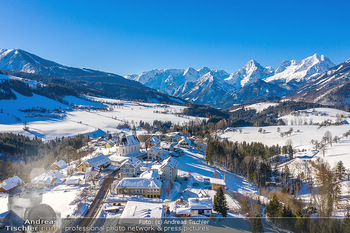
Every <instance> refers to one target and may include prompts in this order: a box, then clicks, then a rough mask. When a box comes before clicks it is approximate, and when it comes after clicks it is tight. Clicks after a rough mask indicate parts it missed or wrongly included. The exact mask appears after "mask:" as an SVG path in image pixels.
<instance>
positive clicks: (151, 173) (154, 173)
mask: <svg viewBox="0 0 350 233" xmlns="http://www.w3.org/2000/svg"><path fill="white" fill-rule="evenodd" d="M140 177H141V178H147V179H151V178H155V179H159V178H160V176H159V172H158V169H149V170H147V171H144V172H143V173H142V174H141V175H140Z"/></svg>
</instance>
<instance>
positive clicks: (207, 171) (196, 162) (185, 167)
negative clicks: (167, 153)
mask: <svg viewBox="0 0 350 233" xmlns="http://www.w3.org/2000/svg"><path fill="white" fill-rule="evenodd" d="M178 160H179V161H180V162H179V167H178V175H179V176H183V175H187V174H188V173H190V174H191V175H192V176H193V178H194V179H195V180H197V181H200V180H202V179H203V178H208V177H215V175H214V172H215V167H213V166H211V165H208V164H207V162H206V160H205V155H203V154H201V153H198V152H197V151H196V152H194V151H190V150H185V153H184V155H183V156H182V157H180V158H178ZM216 170H217V172H218V174H219V178H221V179H225V182H226V188H227V189H229V190H230V191H235V192H239V193H242V194H243V193H246V192H252V193H256V192H257V190H258V189H257V188H256V187H255V186H254V185H252V184H251V183H249V182H248V181H247V179H246V178H244V177H241V176H237V175H235V174H233V173H231V172H228V171H225V170H223V169H220V168H217V169H216ZM191 182H192V183H193V181H191ZM191 182H189V186H188V187H190V186H191Z"/></svg>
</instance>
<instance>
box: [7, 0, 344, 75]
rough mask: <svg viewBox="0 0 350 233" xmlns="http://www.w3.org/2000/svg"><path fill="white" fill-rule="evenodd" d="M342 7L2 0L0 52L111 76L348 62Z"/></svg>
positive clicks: (326, 3) (320, 3)
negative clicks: (313, 60)
mask: <svg viewBox="0 0 350 233" xmlns="http://www.w3.org/2000/svg"><path fill="white" fill-rule="evenodd" d="M349 9H350V1H348V0H346V1H337V0H332V1H312V0H310V1H306V0H303V1H298V0H297V1H281V0H278V1H268V0H265V1H261V0H259V1H244V0H242V1H218V0H215V1H214V0H213V1H205V0H199V1H190V0H186V1H181V0H176V1H175V0H161V1H152V0H148V1H130V0H124V1H97V0H96V1H87V0H85V1H75V0H70V1H64V0H57V1H53V0H52V1H51V0H49V1H48V0H44V1H38V0H31V1H16V0H3V1H1V7H0V32H1V35H0V48H21V49H24V50H27V51H29V52H32V53H34V54H37V55H39V56H41V57H43V58H47V59H50V60H53V61H56V62H58V63H61V64H64V65H69V66H74V67H86V68H92V69H98V70H103V71H109V72H114V73H117V74H120V75H126V74H130V73H140V72H141V71H143V70H150V69H153V68H186V67H189V66H191V67H194V68H196V69H199V68H201V67H203V66H208V67H209V68H212V69H224V70H226V71H227V72H234V71H235V70H237V69H239V68H240V67H242V66H243V65H244V64H245V63H246V62H247V61H248V60H250V59H255V60H257V61H258V62H259V63H260V64H262V65H263V66H269V65H271V66H273V67H274V68H277V67H278V65H279V64H280V63H281V62H282V60H290V59H296V60H300V59H303V58H305V57H307V56H311V55H313V54H314V53H319V54H325V55H326V56H327V57H329V58H330V59H331V60H332V61H333V62H334V63H336V64H339V63H341V62H343V61H344V60H347V59H349V58H350V30H349V23H350V14H349Z"/></svg>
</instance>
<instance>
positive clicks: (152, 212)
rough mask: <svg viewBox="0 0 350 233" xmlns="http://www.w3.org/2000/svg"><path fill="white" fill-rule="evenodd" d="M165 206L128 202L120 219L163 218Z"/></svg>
mask: <svg viewBox="0 0 350 233" xmlns="http://www.w3.org/2000/svg"><path fill="white" fill-rule="evenodd" d="M162 217H164V206H163V205H162V204H158V203H148V202H139V201H128V202H127V203H126V205H125V208H124V211H123V213H122V215H121V216H120V218H124V219H128V218H140V219H143V218H162Z"/></svg>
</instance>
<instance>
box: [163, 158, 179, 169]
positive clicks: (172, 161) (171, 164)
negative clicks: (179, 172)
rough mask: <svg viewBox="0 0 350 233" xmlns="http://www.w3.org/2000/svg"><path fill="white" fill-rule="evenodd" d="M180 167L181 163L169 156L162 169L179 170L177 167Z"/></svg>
mask: <svg viewBox="0 0 350 233" xmlns="http://www.w3.org/2000/svg"><path fill="white" fill-rule="evenodd" d="M178 165H179V162H178V161H177V160H176V159H174V158H173V157H171V156H169V157H168V158H167V159H165V160H164V161H163V162H162V165H161V167H162V168H163V167H165V166H169V167H171V168H177V166H178Z"/></svg>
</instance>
